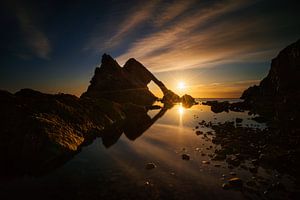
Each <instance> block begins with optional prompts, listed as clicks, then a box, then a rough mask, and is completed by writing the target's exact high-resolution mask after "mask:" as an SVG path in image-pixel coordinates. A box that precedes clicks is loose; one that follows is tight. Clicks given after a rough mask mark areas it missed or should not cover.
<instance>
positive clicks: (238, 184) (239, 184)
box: [228, 177, 243, 187]
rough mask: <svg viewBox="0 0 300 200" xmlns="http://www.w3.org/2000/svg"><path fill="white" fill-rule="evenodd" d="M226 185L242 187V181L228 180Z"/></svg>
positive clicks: (236, 178)
mask: <svg viewBox="0 0 300 200" xmlns="http://www.w3.org/2000/svg"><path fill="white" fill-rule="evenodd" d="M228 183H229V184H230V185H231V186H233V187H242V186H243V181H242V180H241V179H240V178H238V177H234V178H231V179H229V180H228Z"/></svg>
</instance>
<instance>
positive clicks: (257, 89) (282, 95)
mask: <svg viewBox="0 0 300 200" xmlns="http://www.w3.org/2000/svg"><path fill="white" fill-rule="evenodd" d="M299 80H300V40H298V41H297V42H295V43H293V44H291V45H289V46H287V47H286V48H285V49H283V50H282V51H280V53H279V54H278V56H277V57H276V58H274V59H273V60H272V64H271V69H270V71H269V73H268V75H267V77H266V78H264V79H263V80H262V81H261V82H260V84H259V85H258V86H252V87H250V88H248V89H247V90H245V91H244V92H243V94H242V96H241V99H244V101H245V104H246V105H247V107H249V108H250V109H251V110H252V111H253V112H256V113H259V114H262V115H266V116H268V117H273V118H274V119H276V118H277V119H279V118H285V119H295V118H297V119H299V113H300V112H299V103H298V102H299V100H300V84H299ZM281 113H284V115H281V116H279V115H280V114H281Z"/></svg>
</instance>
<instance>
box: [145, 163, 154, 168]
mask: <svg viewBox="0 0 300 200" xmlns="http://www.w3.org/2000/svg"><path fill="white" fill-rule="evenodd" d="M145 168H146V169H148V170H150V169H154V168H156V165H155V164H154V163H147V164H146V167H145Z"/></svg>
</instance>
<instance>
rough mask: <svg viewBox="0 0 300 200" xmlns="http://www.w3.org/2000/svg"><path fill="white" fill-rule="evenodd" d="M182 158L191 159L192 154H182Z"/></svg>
mask: <svg viewBox="0 0 300 200" xmlns="http://www.w3.org/2000/svg"><path fill="white" fill-rule="evenodd" d="M181 158H182V160H190V155H189V154H182V155H181Z"/></svg>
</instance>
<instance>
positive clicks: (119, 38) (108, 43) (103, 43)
mask: <svg viewBox="0 0 300 200" xmlns="http://www.w3.org/2000/svg"><path fill="white" fill-rule="evenodd" d="M158 2H159V1H158V0H153V1H149V2H148V3H144V4H143V5H138V6H135V7H134V8H133V9H131V10H130V11H131V13H132V14H129V15H128V16H126V18H125V19H124V20H120V19H119V16H118V19H116V20H117V22H116V24H114V30H112V31H111V30H104V31H106V33H107V32H108V33H109V35H110V36H109V37H108V36H103V34H104V35H107V34H105V33H103V28H102V27H98V28H96V30H95V31H94V33H93V36H92V37H91V39H90V40H89V41H88V43H87V45H86V46H85V47H84V50H91V49H96V50H100V51H107V50H111V49H112V48H114V47H117V46H119V45H120V44H121V43H122V42H124V40H125V38H126V37H127V36H128V35H130V33H132V32H134V31H136V29H137V28H138V26H140V25H142V24H143V23H145V22H146V21H147V20H149V19H150V18H151V17H152V14H153V12H154V9H155V6H157V5H158ZM119 21H122V22H121V23H120V22H119ZM101 25H102V24H101ZM106 28H107V27H106Z"/></svg>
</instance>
